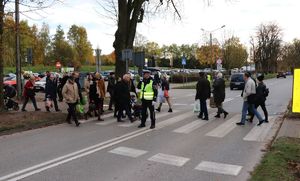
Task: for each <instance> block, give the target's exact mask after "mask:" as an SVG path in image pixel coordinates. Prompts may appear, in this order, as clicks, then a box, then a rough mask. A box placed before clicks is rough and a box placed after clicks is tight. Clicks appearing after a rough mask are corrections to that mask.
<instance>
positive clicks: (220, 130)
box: [206, 115, 241, 138]
mask: <svg viewBox="0 0 300 181" xmlns="http://www.w3.org/2000/svg"><path fill="white" fill-rule="evenodd" d="M240 118H241V116H240V115H235V116H234V117H232V118H231V119H229V120H227V121H226V122H224V123H223V124H221V125H220V126H218V127H216V128H215V129H213V130H212V131H210V132H208V133H207V134H206V136H212V137H218V138H223V137H224V136H226V135H227V134H228V133H230V132H231V131H232V130H233V129H234V128H235V127H236V122H237V121H238V120H239V119H240Z"/></svg>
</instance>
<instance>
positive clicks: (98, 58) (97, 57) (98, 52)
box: [95, 48, 101, 73]
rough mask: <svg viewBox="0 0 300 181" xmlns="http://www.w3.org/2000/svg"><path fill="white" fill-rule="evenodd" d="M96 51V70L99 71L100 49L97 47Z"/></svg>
mask: <svg viewBox="0 0 300 181" xmlns="http://www.w3.org/2000/svg"><path fill="white" fill-rule="evenodd" d="M95 51H96V52H95V53H96V71H97V72H99V73H100V71H101V60H100V55H101V49H99V48H97V49H96V50H95Z"/></svg>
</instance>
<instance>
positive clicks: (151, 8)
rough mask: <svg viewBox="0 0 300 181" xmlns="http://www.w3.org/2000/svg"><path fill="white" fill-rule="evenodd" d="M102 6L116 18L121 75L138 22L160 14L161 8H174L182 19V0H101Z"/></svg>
mask: <svg viewBox="0 0 300 181" xmlns="http://www.w3.org/2000/svg"><path fill="white" fill-rule="evenodd" d="M98 2H99V4H100V5H101V7H102V8H103V9H104V10H105V11H106V12H108V13H107V15H106V16H107V17H109V18H112V19H114V18H116V19H117V20H116V22H117V27H118V28H117V30H116V32H115V41H114V43H113V47H114V48H115V53H116V74H117V75H118V76H121V75H122V74H124V73H125V71H126V66H125V62H123V61H122V60H121V59H122V50H123V49H133V43H134V39H135V35H136V29H137V24H138V23H142V22H143V20H144V18H145V16H146V15H149V16H152V15H155V14H159V13H160V10H161V9H164V10H166V9H167V10H172V11H173V13H174V14H175V17H177V18H179V19H181V15H180V13H179V9H178V7H179V5H178V3H180V1H179V0H178V1H175V0H155V1H149V0H102V1H101V0H99V1H98Z"/></svg>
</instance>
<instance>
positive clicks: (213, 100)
mask: <svg viewBox="0 0 300 181" xmlns="http://www.w3.org/2000/svg"><path fill="white" fill-rule="evenodd" d="M209 106H210V107H211V108H216V107H217V106H216V103H215V99H214V97H210V98H209Z"/></svg>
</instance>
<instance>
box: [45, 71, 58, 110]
mask: <svg viewBox="0 0 300 181" xmlns="http://www.w3.org/2000/svg"><path fill="white" fill-rule="evenodd" d="M45 94H46V98H48V99H51V100H52V101H53V103H54V108H55V111H56V112H59V111H60V110H59V109H58V104H57V100H56V98H57V79H56V78H55V76H54V75H53V74H50V77H49V80H48V81H47V82H46V88H45ZM46 110H47V111H48V112H50V107H48V106H47V105H46Z"/></svg>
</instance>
